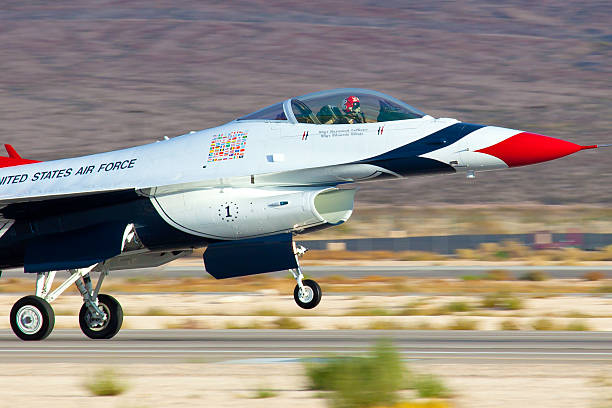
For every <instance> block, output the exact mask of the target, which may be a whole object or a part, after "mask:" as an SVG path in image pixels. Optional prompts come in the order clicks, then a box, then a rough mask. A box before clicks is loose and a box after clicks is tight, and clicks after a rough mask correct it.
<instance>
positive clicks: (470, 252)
mask: <svg viewBox="0 0 612 408" xmlns="http://www.w3.org/2000/svg"><path fill="white" fill-rule="evenodd" d="M455 254H456V255H457V257H458V258H459V259H477V252H476V250H475V249H467V248H466V249H457V250H456V251H455Z"/></svg>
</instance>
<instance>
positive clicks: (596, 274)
mask: <svg viewBox="0 0 612 408" xmlns="http://www.w3.org/2000/svg"><path fill="white" fill-rule="evenodd" d="M605 278H606V274H605V273H603V272H600V271H590V272H587V273H585V274H584V275H583V276H582V279H584V280H588V281H598V280H601V279H605Z"/></svg>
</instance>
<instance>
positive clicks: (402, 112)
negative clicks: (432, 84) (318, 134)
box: [238, 88, 425, 124]
mask: <svg viewBox="0 0 612 408" xmlns="http://www.w3.org/2000/svg"><path fill="white" fill-rule="evenodd" d="M351 97H353V98H351ZM355 97H356V98H355ZM423 116H425V114H424V113H423V112H421V111H419V110H417V109H415V108H413V107H412V106H410V105H408V104H405V103H404V102H402V101H400V100H398V99H395V98H394V97H392V96H389V95H385V94H383V93H381V92H377V91H371V90H367V89H358V88H345V89H333V90H329V91H321V92H315V93H311V94H308V95H303V96H298V97H297V98H291V99H287V100H286V101H284V102H280V103H277V104H275V105H272V106H268V107H267V108H264V109H261V110H258V111H257V112H254V113H251V114H250V115H246V116H243V117H241V118H239V119H238V120H265V121H288V122H290V123H313V124H339V123H345V124H346V123H376V122H389V121H393V120H404V119H416V118H421V117H423Z"/></svg>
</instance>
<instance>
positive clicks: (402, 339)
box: [0, 330, 612, 364]
mask: <svg viewBox="0 0 612 408" xmlns="http://www.w3.org/2000/svg"><path fill="white" fill-rule="evenodd" d="M380 338H389V339H392V340H393V342H394V344H395V345H396V346H397V347H398V349H399V350H400V352H401V354H402V357H403V358H404V359H406V360H416V361H424V362H429V363H433V364H436V363H443V364H448V363H452V362H462V363H466V362H467V363H499V364H513V363H521V364H525V363H533V364H543V363H571V362H580V363H592V364H610V363H612V333H609V332H522V331H520V332H483V331H474V332H462V331H371V330H370V331H368V330H333V331H331V330H325V331H310V330H306V331H305V330H123V331H121V332H120V333H119V334H118V335H117V336H116V337H115V338H114V339H112V340H103V341H99V340H98V341H95V340H90V339H88V338H86V337H85V336H84V335H83V334H82V333H81V332H80V331H78V330H55V331H54V332H53V333H52V334H51V336H50V337H49V338H47V339H46V340H44V341H40V342H24V341H21V340H19V339H17V338H16V337H15V336H14V334H13V333H12V332H11V331H10V330H0V361H2V362H5V363H9V362H13V363H32V364H40V363H53V362H62V363H92V362H95V363H101V362H102V363H110V362H121V363H135V362H136V363H169V362H175V363H180V362H194V363H198V362H199V363H201V362H225V363H236V364H240V363H243V364H269V363H285V362H297V361H303V359H313V358H320V357H325V356H326V355H329V353H333V354H357V353H360V352H363V351H365V350H367V349H368V348H369V347H370V346H371V345H372V344H374V343H375V342H376V341H377V340H378V339H380Z"/></svg>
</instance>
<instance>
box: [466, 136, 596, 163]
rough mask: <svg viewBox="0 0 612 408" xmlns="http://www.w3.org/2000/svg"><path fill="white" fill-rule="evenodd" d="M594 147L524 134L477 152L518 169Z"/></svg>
mask: <svg viewBox="0 0 612 408" xmlns="http://www.w3.org/2000/svg"><path fill="white" fill-rule="evenodd" d="M593 147H596V146H580V145H577V144H575V143H572V142H567V141H565V140H561V139H555V138H554V137H549V136H543V135H538V134H536V133H529V132H522V133H519V134H516V135H514V136H511V137H509V138H507V139H506V140H503V141H501V142H499V143H497V144H494V145H492V146H489V147H485V148H484V149H480V150H477V152H479V153H485V154H488V155H491V156H495V157H497V158H498V159H500V160H503V161H504V162H505V163H506V164H507V165H508V167H518V166H526V165H528V164H535V163H540V162H544V161H548V160H554V159H558V158H560V157H563V156H567V155H569V154H572V153H576V152H577V151H580V150H584V149H589V148H593Z"/></svg>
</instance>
